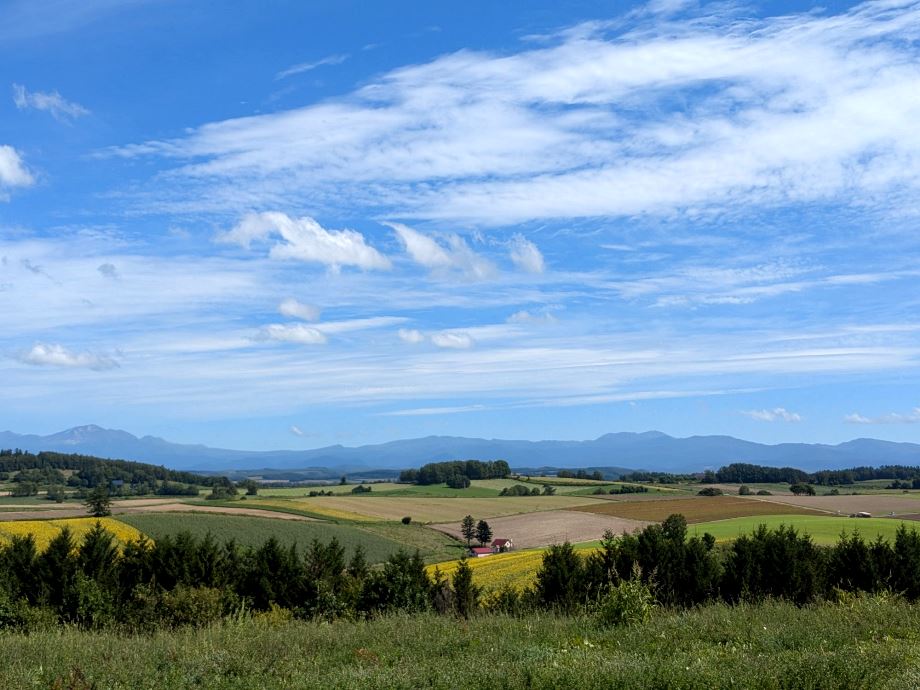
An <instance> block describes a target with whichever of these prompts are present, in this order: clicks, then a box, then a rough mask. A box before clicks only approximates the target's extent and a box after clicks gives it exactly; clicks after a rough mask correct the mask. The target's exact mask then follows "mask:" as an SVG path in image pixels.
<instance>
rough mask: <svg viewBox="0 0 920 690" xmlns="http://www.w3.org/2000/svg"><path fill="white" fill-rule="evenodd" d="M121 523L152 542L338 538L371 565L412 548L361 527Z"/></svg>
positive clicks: (180, 519) (196, 516) (227, 520)
mask: <svg viewBox="0 0 920 690" xmlns="http://www.w3.org/2000/svg"><path fill="white" fill-rule="evenodd" d="M118 519H119V520H121V521H122V522H124V523H127V524H129V525H131V526H133V527H136V528H137V529H139V530H140V531H141V532H143V533H144V534H146V535H148V536H149V537H151V538H152V539H160V538H162V537H163V536H165V535H167V534H169V535H175V534H178V533H179V532H191V533H192V534H193V535H195V536H196V537H203V536H205V535H206V534H208V533H209V532H210V533H211V534H212V535H213V536H214V538H215V539H217V540H218V541H226V540H229V539H235V540H236V541H237V542H238V543H239V544H242V545H244V546H259V545H260V544H262V543H263V542H264V541H265V540H266V539H268V538H269V537H275V538H276V539H278V540H279V541H281V542H282V543H283V544H292V543H295V542H296V543H297V544H299V545H300V546H306V545H307V544H309V543H310V542H311V541H312V540H313V539H319V540H320V541H323V542H326V541H329V540H330V539H332V537H335V538H336V539H338V540H339V543H340V544H342V546H344V547H345V549H346V550H347V552H348V553H349V554H350V553H351V552H352V550H353V549H354V548H355V547H356V546H357V545H358V544H360V545H361V546H363V547H364V549H365V552H366V555H367V559H368V561H370V562H372V563H379V562H380V561H383V560H385V559H386V558H387V557H388V556H389V555H390V554H392V553H395V552H396V551H398V550H399V549H400V548H412V547H411V545H410V544H406V543H404V542H403V541H400V540H399V539H398V535H397V533H396V532H394V533H392V536H384V535H383V534H382V533H378V532H375V531H372V530H367V529H363V528H362V527H359V526H351V525H339V524H335V523H331V522H318V521H317V522H308V521H306V520H303V521H299V520H277V519H272V518H261V517H250V516H248V515H213V514H207V513H146V514H144V513H141V514H136V515H120V516H118ZM400 526H402V525H400ZM417 529H423V528H421V527H419V528H417Z"/></svg>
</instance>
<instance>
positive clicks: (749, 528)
mask: <svg viewBox="0 0 920 690" xmlns="http://www.w3.org/2000/svg"><path fill="white" fill-rule="evenodd" d="M903 522H904V523H905V524H906V525H907V527H908V529H910V528H911V527H914V526H917V527H920V523H915V522H911V521H909V520H906V521H903ZM901 523H902V521H901V520H897V519H893V518H850V517H837V516H833V515H829V516H824V515H754V516H750V517H740V518H730V519H727V520H714V521H712V522H700V523H697V524H695V525H689V526H688V528H687V533H688V535H689V536H691V537H692V536H700V535H702V534H704V533H706V532H709V533H710V534H711V535H712V536H714V537H715V538H716V541H731V540H733V539H735V538H737V537H739V536H741V535H742V534H750V533H751V532H753V531H754V530H755V529H757V527H758V526H760V525H766V526H767V527H768V528H770V529H775V528H777V527H779V526H780V525H787V526H792V527H795V528H796V529H797V530H798V531H799V532H807V533H808V534H809V535H810V536H811V538H812V539H813V540H814V542H815V543H816V544H823V545H831V544H836V543H837V541H839V539H840V535H841V533H847V534H849V533H852V532H853V530H858V531H859V533H860V534H861V535H862V537H863V538H864V539H865V540H866V541H872V540H874V539H875V538H876V537H879V536H881V537H882V538H884V539H888V540H889V541H893V540H894V535H895V532H897V530H898V527H900V525H901Z"/></svg>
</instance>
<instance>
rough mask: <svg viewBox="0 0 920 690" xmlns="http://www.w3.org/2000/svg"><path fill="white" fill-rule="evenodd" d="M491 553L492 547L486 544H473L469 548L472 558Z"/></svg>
mask: <svg viewBox="0 0 920 690" xmlns="http://www.w3.org/2000/svg"><path fill="white" fill-rule="evenodd" d="M492 553H493V552H492V549H491V548H489V547H488V546H474V547H472V548H471V549H470V556H471V557H472V558H483V557H485V556H491V555H492Z"/></svg>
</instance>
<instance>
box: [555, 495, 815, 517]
mask: <svg viewBox="0 0 920 690" xmlns="http://www.w3.org/2000/svg"><path fill="white" fill-rule="evenodd" d="M573 510H577V511H584V512H586V513H600V514H602V515H614V516H616V517H622V518H628V519H630V520H648V521H652V522H661V521H662V520H664V519H665V518H667V517H668V516H669V515H672V514H674V513H680V514H681V515H683V516H684V517H685V518H686V519H687V522H706V521H708V520H725V519H727V518H735V517H745V516H747V515H778V514H810V515H815V514H816V511H814V510H811V509H809V508H805V507H796V506H789V505H785V504H782V503H772V502H768V501H755V500H751V499H746V498H736V497H734V496H696V497H693V498H681V499H672V500H659V501H603V502H600V501H598V502H597V503H596V504H594V505H590V506H582V507H579V508H573Z"/></svg>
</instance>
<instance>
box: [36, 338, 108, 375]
mask: <svg viewBox="0 0 920 690" xmlns="http://www.w3.org/2000/svg"><path fill="white" fill-rule="evenodd" d="M19 361H20V362H23V363H25V364H33V365H35V366H51V367H66V368H71V369H92V370H94V371H104V370H106V369H114V368H116V367H118V362H117V361H115V359H113V358H112V357H110V356H108V355H102V354H98V353H93V352H72V351H71V350H68V349H67V348H65V347H64V346H63V345H57V344H45V343H36V344H35V345H33V346H32V349H31V350H29V351H28V352H24V353H23V354H22V355H21V356H20V357H19Z"/></svg>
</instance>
